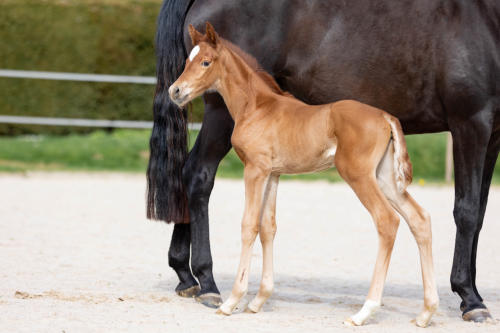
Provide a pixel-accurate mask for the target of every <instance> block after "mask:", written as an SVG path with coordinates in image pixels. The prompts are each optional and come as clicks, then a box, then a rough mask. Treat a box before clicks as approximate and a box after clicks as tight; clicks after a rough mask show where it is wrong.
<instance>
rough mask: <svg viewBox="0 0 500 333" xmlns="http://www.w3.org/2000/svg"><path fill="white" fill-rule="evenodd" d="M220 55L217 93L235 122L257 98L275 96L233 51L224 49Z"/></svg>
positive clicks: (253, 104)
mask: <svg viewBox="0 0 500 333" xmlns="http://www.w3.org/2000/svg"><path fill="white" fill-rule="evenodd" d="M222 53H223V54H221V60H222V67H223V73H222V74H221V78H220V81H219V84H218V85H217V91H218V92H219V93H220V94H221V95H222V97H223V98H224V102H225V103H226V105H227V107H228V109H229V113H230V114H231V117H232V118H233V120H234V121H235V122H237V121H238V119H239V118H240V117H241V116H242V115H243V114H244V111H245V110H246V109H248V108H249V107H250V108H251V107H252V106H255V103H256V100H257V98H258V97H261V96H262V95H266V96H269V95H277V94H276V93H275V92H274V91H273V90H272V89H271V88H270V87H269V86H268V85H267V84H265V83H264V82H263V80H262V79H261V78H260V77H259V75H258V74H257V73H256V72H255V70H254V69H253V68H251V67H250V66H249V65H248V64H247V63H246V62H245V60H243V59H242V58H241V57H240V56H239V55H238V54H236V53H235V52H234V51H232V50H230V49H229V48H227V47H224V48H223V51H222Z"/></svg>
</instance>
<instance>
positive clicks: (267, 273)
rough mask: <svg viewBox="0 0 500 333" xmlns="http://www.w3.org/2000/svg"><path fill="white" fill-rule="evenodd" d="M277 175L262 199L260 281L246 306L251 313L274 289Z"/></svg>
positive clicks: (271, 180) (256, 310) (270, 182)
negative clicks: (265, 196) (257, 288)
mask: <svg viewBox="0 0 500 333" xmlns="http://www.w3.org/2000/svg"><path fill="white" fill-rule="evenodd" d="M278 181H279V175H272V176H271V177H270V179H269V182H268V185H267V188H268V189H267V190H266V193H268V194H267V196H268V198H267V200H266V199H265V198H264V200H265V202H266V204H265V207H264V212H263V216H262V222H261V224H260V231H259V237H260V242H261V244H262V260H263V264H262V279H261V282H260V288H259V292H258V293H257V295H256V296H255V298H254V299H253V300H252V301H251V302H250V303H249V304H248V309H249V310H250V311H251V312H259V311H260V309H261V308H262V305H264V303H265V302H266V301H267V299H268V298H269V297H270V296H271V294H272V292H273V288H274V276H273V275H274V271H273V243H274V236H275V235H276V194H277V191H278Z"/></svg>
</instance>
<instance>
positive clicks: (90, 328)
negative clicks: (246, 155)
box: [0, 173, 500, 333]
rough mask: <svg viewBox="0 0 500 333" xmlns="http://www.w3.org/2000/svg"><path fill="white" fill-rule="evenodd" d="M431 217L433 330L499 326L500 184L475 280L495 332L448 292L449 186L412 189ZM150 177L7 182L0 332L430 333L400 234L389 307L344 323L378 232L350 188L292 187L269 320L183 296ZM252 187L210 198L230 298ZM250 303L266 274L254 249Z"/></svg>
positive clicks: (411, 253)
mask: <svg viewBox="0 0 500 333" xmlns="http://www.w3.org/2000/svg"><path fill="white" fill-rule="evenodd" d="M410 192H411V193H412V194H414V196H415V198H416V199H417V201H419V202H420V203H421V204H422V205H423V206H424V207H426V208H427V209H428V211H429V212H430V213H431V215H432V218H433V226H432V229H433V235H434V247H433V248H434V255H435V266H436V271H437V272H436V273H437V282H438V288H439V294H440V299H441V305H440V309H439V311H438V313H437V314H436V315H435V317H434V319H433V322H432V325H431V326H430V327H429V328H427V329H426V331H425V332H454V333H458V332H499V331H500V323H498V318H500V285H499V284H500V255H499V254H498V253H499V251H500V244H499V243H500V242H499V241H498V240H499V239H500V223H499V222H500V221H499V219H500V206H499V205H498V203H499V202H500V188H494V189H492V191H491V194H490V204H489V207H488V211H487V214H486V220H485V225H484V228H483V232H482V234H481V239H480V246H479V258H478V286H479V290H480V291H481V293H482V295H483V297H484V298H485V299H486V302H487V303H486V304H487V305H488V306H489V308H490V310H491V312H492V314H493V316H494V318H496V321H497V324H483V325H477V324H472V323H465V322H463V321H462V319H461V318H460V314H459V311H458V304H459V298H458V296H455V295H454V294H452V292H451V291H450V286H449V273H450V270H451V263H452V261H451V260H452V254H453V244H454V236H455V226H454V223H453V220H452V204H453V189H452V188H451V187H436V186H424V187H421V186H417V185H413V186H412V187H411V188H410ZM144 196H145V180H144V177H143V176H140V175H108V174H93V175H85V174H61V173H56V174H31V175H28V176H13V175H0V202H1V205H0V332H123V331H131V332H139V331H140V332H203V333H210V332H315V333H316V332H416V331H420V332H424V331H422V329H419V328H417V327H415V326H414V325H413V324H411V323H410V321H411V320H412V319H413V318H414V317H415V316H416V315H417V313H418V311H419V310H420V307H421V306H422V297H423V296H422V287H421V277H420V268H419V262H418V255H417V247H416V245H415V242H414V240H413V239H412V237H411V234H410V232H409V230H408V227H407V225H406V224H405V223H404V222H403V223H402V224H401V226H400V230H399V234H398V238H397V240H396V246H395V249H394V254H393V257H392V262H391V266H390V270H389V275H388V280H387V285H386V289H385V294H384V295H385V297H384V306H383V307H382V308H381V309H380V310H379V312H378V313H377V314H376V315H375V317H374V318H372V319H371V320H370V321H369V323H368V324H367V325H366V326H364V327H358V328H349V327H344V326H343V324H342V321H343V320H344V319H345V318H347V317H348V316H349V315H351V314H353V313H354V312H356V311H357V310H358V309H359V308H360V307H361V305H362V304H363V301H364V298H365V295H366V293H367V291H368V287H369V282H370V278H371V274H372V268H373V265H374V261H375V254H376V248H377V237H376V232H375V228H374V226H373V224H372V222H371V220H370V219H369V216H368V214H367V213H366V211H365V210H364V208H363V207H362V206H361V204H360V203H359V202H358V201H357V200H356V198H355V196H354V194H353V193H352V192H351V190H350V189H349V188H348V187H347V186H346V185H345V184H328V183H324V182H317V183H302V182H282V183H281V185H280V187H279V192H278V208H277V221H278V233H277V238H276V242H275V248H276V250H275V262H276V265H275V266H276V267H275V280H276V284H275V286H276V288H275V293H274V294H273V296H272V297H271V299H270V300H269V301H268V303H267V304H266V305H265V306H264V311H263V312H261V313H259V314H256V315H255V314H253V315H252V314H247V313H239V314H234V315H233V316H231V317H223V316H220V315H216V314H215V310H213V309H209V308H206V307H203V306H201V305H199V304H197V303H196V302H195V301H194V300H193V299H185V298H180V297H178V296H176V295H175V293H174V288H175V286H176V283H177V277H176V275H175V274H174V272H173V271H172V270H171V269H170V268H169V267H168V265H167V249H168V245H169V241H170V235H171V232H172V226H171V225H166V224H164V223H153V222H148V221H146V219H145V217H144V215H145V214H144ZM242 207H243V183H242V182H241V181H233V180H221V179H219V180H217V182H216V185H215V189H214V192H213V195H212V199H211V202H210V214H211V215H210V218H211V222H210V228H211V241H212V254H213V258H214V273H215V278H216V281H217V282H218V286H219V288H220V290H221V292H222V295H223V297H224V298H225V297H227V296H228V295H229V292H230V289H231V286H232V282H233V278H234V274H235V272H236V268H237V263H238V259H239V250H240V235H239V229H240V218H241V215H242V211H243V208H242ZM254 252H255V255H254V258H253V260H254V262H253V265H252V274H251V279H250V288H249V290H250V291H249V295H248V296H247V297H246V300H247V302H248V300H249V299H250V298H251V297H252V296H253V295H255V293H256V291H257V289H258V285H259V278H260V270H261V263H260V255H261V249H260V242H258V243H257V244H256V247H255V250H254Z"/></svg>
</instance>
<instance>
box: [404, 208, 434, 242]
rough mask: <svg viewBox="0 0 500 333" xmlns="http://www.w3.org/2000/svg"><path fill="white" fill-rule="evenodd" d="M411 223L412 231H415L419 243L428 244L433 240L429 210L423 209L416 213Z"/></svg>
mask: <svg viewBox="0 0 500 333" xmlns="http://www.w3.org/2000/svg"><path fill="white" fill-rule="evenodd" d="M410 219H412V221H411V223H409V225H410V229H411V232H412V233H413V235H414V237H415V239H416V241H417V243H418V244H427V243H430V242H431V241H432V230H431V217H430V215H429V213H427V211H425V210H423V209H421V210H420V211H419V212H417V213H416V214H415V215H413V216H411V217H410Z"/></svg>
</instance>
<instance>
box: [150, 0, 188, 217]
mask: <svg viewBox="0 0 500 333" xmlns="http://www.w3.org/2000/svg"><path fill="white" fill-rule="evenodd" d="M193 2H194V0H165V1H164V2H163V4H162V7H161V10H160V14H159V16H158V27H157V33H156V56H157V66H156V75H157V79H158V82H157V84H156V92H155V97H154V104H153V117H154V126H153V132H152V133H151V139H150V141H149V147H150V151H151V154H150V157H149V164H148V171H147V186H148V187H147V207H146V210H147V217H148V219H153V220H162V221H165V222H175V223H188V222H189V213H188V210H187V197H186V193H185V190H184V185H183V182H182V167H183V166H184V162H185V160H186V157H187V134H188V132H187V113H186V110H181V109H179V108H178V107H177V105H175V104H174V103H173V102H172V101H171V100H170V97H169V95H168V88H169V87H170V85H171V84H172V83H173V82H174V81H175V80H176V79H177V78H178V77H179V75H180V74H181V73H182V71H183V70H184V65H185V59H186V57H187V54H186V50H185V48H184V32H183V27H184V20H185V17H186V14H187V11H188V10H189V8H190V6H191V4H192V3H193Z"/></svg>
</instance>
